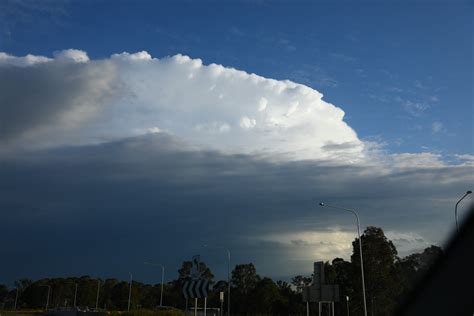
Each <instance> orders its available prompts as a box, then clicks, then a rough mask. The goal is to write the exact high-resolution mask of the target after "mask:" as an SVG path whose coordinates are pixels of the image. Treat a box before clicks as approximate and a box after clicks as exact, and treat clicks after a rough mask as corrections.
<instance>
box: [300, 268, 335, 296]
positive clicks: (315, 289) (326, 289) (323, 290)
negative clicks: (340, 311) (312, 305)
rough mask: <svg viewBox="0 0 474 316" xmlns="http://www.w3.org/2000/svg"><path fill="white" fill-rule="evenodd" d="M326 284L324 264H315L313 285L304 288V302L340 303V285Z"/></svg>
mask: <svg viewBox="0 0 474 316" xmlns="http://www.w3.org/2000/svg"><path fill="white" fill-rule="evenodd" d="M325 283H326V281H325V276H324V262H322V261H319V262H315V263H314V277H313V284H311V285H310V286H307V287H305V288H303V291H302V294H303V302H339V285H337V284H325Z"/></svg>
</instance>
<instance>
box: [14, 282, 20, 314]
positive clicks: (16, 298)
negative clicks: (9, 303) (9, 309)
mask: <svg viewBox="0 0 474 316" xmlns="http://www.w3.org/2000/svg"><path fill="white" fill-rule="evenodd" d="M18 291H19V289H18V287H17V288H16V296H15V305H14V306H13V310H15V311H16V303H17V302H18Z"/></svg>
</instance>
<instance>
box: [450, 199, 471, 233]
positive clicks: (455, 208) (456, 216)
mask: <svg viewBox="0 0 474 316" xmlns="http://www.w3.org/2000/svg"><path fill="white" fill-rule="evenodd" d="M471 193H472V191H467V192H466V193H464V195H463V196H462V198H460V199H459V201H458V202H457V203H456V206H455V207H454V218H455V219H456V231H457V232H458V233H459V226H458V204H459V203H460V202H461V201H462V200H463V199H464V198H465V197H466V196H468V195H469V194H471Z"/></svg>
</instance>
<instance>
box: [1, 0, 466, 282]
mask: <svg viewBox="0 0 474 316" xmlns="http://www.w3.org/2000/svg"><path fill="white" fill-rule="evenodd" d="M472 21H473V5H472V4H470V3H469V2H467V1H466V2H462V1H456V2H454V3H453V2H449V3H448V2H443V1H438V2H434V3H433V2H430V3H428V2H425V1H414V2H413V1H411V2H404V1H402V2H399V1H398V2H391V1H384V2H369V1H367V2H361V3H358V4H354V3H349V2H330V3H329V2H327V1H320V2H305V1H299V2H286V1H279V2H272V1H242V2H237V1H228V2H223V3H217V2H211V1H205V2H194V1H177V2H167V1H165V2H154V1H153V2H152V1H138V2H133V3H132V2H128V1H117V2H112V1H101V2H97V1H96V2H93V1H81V2H79V1H45V2H41V4H39V3H37V2H34V1H5V0H4V1H0V179H1V180H0V209H1V210H2V211H1V214H2V221H1V222H0V227H1V230H2V232H3V233H4V236H6V238H7V241H8V242H7V243H6V244H5V245H4V246H3V247H2V248H3V249H2V250H1V252H2V256H1V257H2V258H7V259H6V260H1V262H0V271H2V272H1V274H0V283H6V284H11V283H12V282H13V281H14V280H17V279H19V278H22V277H29V278H33V279H35V278H40V277H48V276H70V275H77V276H79V275H84V274H87V275H92V276H100V277H115V278H119V279H126V278H127V276H128V272H130V271H132V272H134V275H136V277H137V278H138V279H139V280H141V281H144V282H159V280H160V276H158V274H159V273H158V272H159V271H154V270H153V269H151V268H149V267H145V266H143V261H154V262H158V263H162V264H164V265H165V267H167V275H166V279H168V280H171V279H174V278H176V276H177V269H178V268H179V266H180V264H181V262H182V261H183V260H190V258H191V257H192V255H194V254H197V253H199V254H201V257H202V260H204V261H205V262H206V263H208V264H209V265H210V267H211V269H212V270H213V271H215V272H216V274H217V277H218V278H225V277H226V268H227V261H226V260H227V257H226V252H225V249H229V250H230V251H231V253H232V263H233V264H238V263H247V262H253V263H254V264H255V265H256V267H257V272H258V273H260V274H261V275H265V276H270V277H272V278H276V279H285V280H288V279H289V278H290V277H292V276H294V275H297V274H308V275H309V274H310V273H311V269H312V262H314V261H319V260H331V259H333V258H335V257H342V258H345V259H346V260H348V259H349V257H350V253H351V241H352V240H353V239H354V237H355V232H356V231H355V226H354V221H353V218H352V217H351V216H350V214H345V213H340V212H338V211H337V210H332V209H328V208H319V207H318V206H317V205H318V203H319V201H325V202H327V203H329V204H334V205H339V206H344V207H349V208H354V209H356V210H357V211H358V212H359V215H360V217H361V225H362V229H364V228H365V227H367V226H378V227H382V228H383V229H384V231H385V233H386V235H387V236H388V237H389V238H390V239H391V240H392V241H393V242H394V243H395V245H396V246H397V249H398V250H399V255H400V256H405V255H407V254H409V253H412V252H415V251H420V250H421V249H423V248H425V247H427V246H429V245H431V244H437V245H442V244H443V243H444V242H446V240H447V239H448V238H449V236H450V233H451V232H453V229H454V216H453V210H454V204H455V203H456V201H457V200H458V199H459V198H460V197H461V196H462V194H463V193H464V192H466V191H467V190H469V189H470V190H472V185H473V183H474V173H473V166H474V141H473V134H474V133H473V121H474V116H473V98H472V93H473V92H472V91H473V80H472V73H473V70H474V67H473V61H472V56H473V51H472V49H473V22H472ZM469 201H472V197H467V198H466V200H465V201H464V202H463V204H461V205H460V212H459V214H460V217H462V216H463V214H464V213H463V210H467V208H466V206H467V205H468V203H470V202H469ZM203 244H207V245H209V246H208V247H205V248H203V247H202V245H203ZM168 269H169V270H168Z"/></svg>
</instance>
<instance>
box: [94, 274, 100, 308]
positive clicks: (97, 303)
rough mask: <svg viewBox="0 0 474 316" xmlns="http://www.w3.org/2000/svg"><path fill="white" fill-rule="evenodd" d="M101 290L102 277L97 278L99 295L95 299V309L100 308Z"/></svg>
mask: <svg viewBox="0 0 474 316" xmlns="http://www.w3.org/2000/svg"><path fill="white" fill-rule="evenodd" d="M99 291H100V279H98V280H97V297H96V299H95V310H96V311H97V309H98V308H99Z"/></svg>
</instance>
